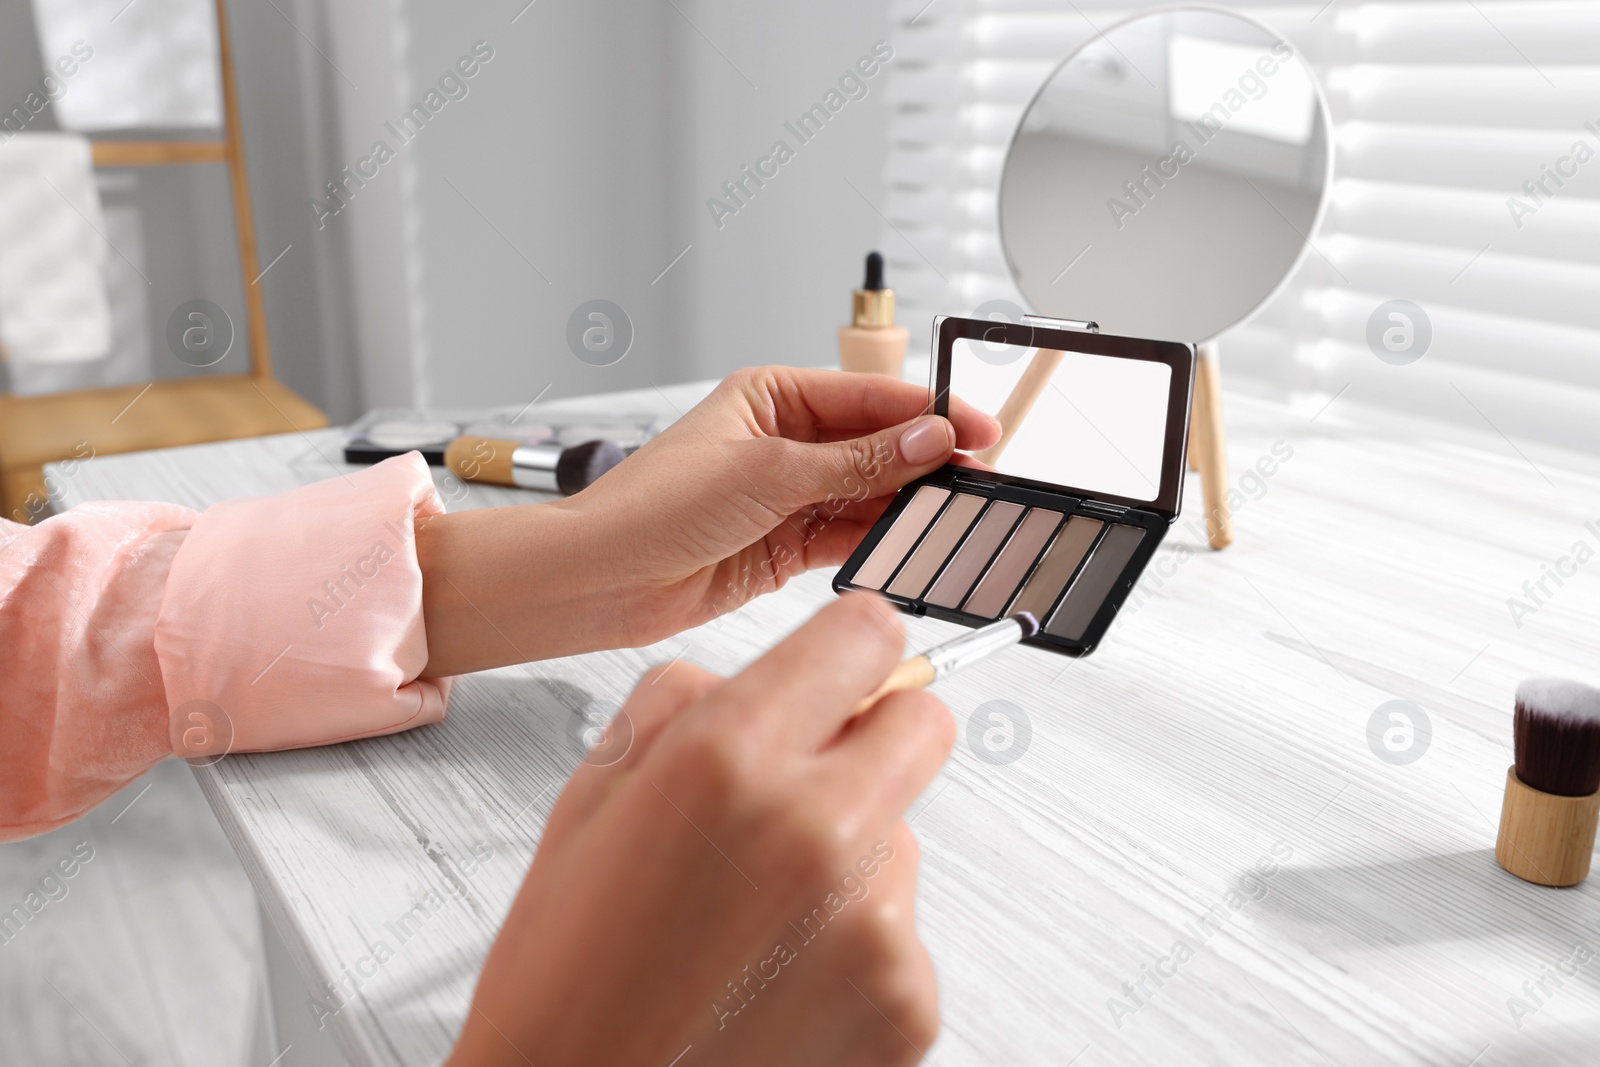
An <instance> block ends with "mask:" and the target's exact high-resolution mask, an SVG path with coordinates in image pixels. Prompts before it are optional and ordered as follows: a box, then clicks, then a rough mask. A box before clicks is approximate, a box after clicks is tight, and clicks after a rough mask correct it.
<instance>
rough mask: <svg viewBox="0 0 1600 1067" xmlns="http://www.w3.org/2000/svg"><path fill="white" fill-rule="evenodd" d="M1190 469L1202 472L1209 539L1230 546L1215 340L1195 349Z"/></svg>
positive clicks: (1230, 518) (1225, 442) (1218, 545)
mask: <svg viewBox="0 0 1600 1067" xmlns="http://www.w3.org/2000/svg"><path fill="white" fill-rule="evenodd" d="M1189 469H1190V470H1195V471H1199V472H1200V494H1201V499H1202V500H1203V501H1204V502H1205V509H1206V540H1207V541H1209V542H1210V544H1211V547H1212V548H1213V549H1222V548H1227V547H1228V546H1229V545H1231V544H1232V543H1233V512H1232V510H1231V509H1230V508H1229V507H1228V435H1227V431H1226V429H1225V428H1224V426H1223V422H1222V372H1221V370H1220V368H1219V366H1218V363H1217V343H1216V342H1215V341H1206V342H1205V343H1203V344H1201V345H1199V346H1198V347H1196V349H1195V366H1194V401H1193V416H1192V418H1191V419H1190V421H1189Z"/></svg>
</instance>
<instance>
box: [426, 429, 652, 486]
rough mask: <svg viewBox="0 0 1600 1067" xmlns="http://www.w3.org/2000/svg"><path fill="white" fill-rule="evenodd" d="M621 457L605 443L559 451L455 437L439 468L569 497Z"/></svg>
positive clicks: (474, 479)
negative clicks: (443, 467) (442, 466)
mask: <svg viewBox="0 0 1600 1067" xmlns="http://www.w3.org/2000/svg"><path fill="white" fill-rule="evenodd" d="M626 458H627V454H626V453H625V452H623V451H622V449H621V448H619V447H618V446H617V445H615V444H614V443H612V442H610V441H585V442H584V443H583V444H581V445H573V446H572V447H571V448H563V447H561V446H560V445H555V444H544V445H530V444H525V443H523V442H521V441H497V440H495V439H493V438H489V437H458V438H456V439H455V440H454V441H451V442H450V445H449V447H448V448H446V449H445V452H444V465H445V466H446V467H447V468H449V469H450V470H451V471H452V472H453V473H455V474H456V475H457V476H458V477H460V478H462V479H464V480H465V481H469V482H484V483H487V484H489V485H509V486H512V487H515V488H519V489H537V490H539V491H540V492H544V493H561V494H562V495H563V496H571V495H572V494H573V493H576V492H578V491H579V490H580V489H587V488H588V487H589V486H591V485H593V484H594V483H595V482H596V481H598V480H599V479H600V476H601V475H602V474H604V473H605V472H606V471H608V470H610V469H611V468H612V467H615V466H616V465H617V464H618V463H621V462H622V461H623V460H624V459H626Z"/></svg>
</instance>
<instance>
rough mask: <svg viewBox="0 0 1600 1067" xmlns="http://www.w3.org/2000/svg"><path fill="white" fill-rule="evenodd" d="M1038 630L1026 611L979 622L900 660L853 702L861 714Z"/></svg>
mask: <svg viewBox="0 0 1600 1067" xmlns="http://www.w3.org/2000/svg"><path fill="white" fill-rule="evenodd" d="M1038 632H1039V620H1038V619H1035V618H1034V617H1033V616H1032V615H1030V614H1029V613H1028V612H1026V611H1022V612H1018V613H1017V614H1015V615H1012V616H1011V617H1009V618H1005V619H1001V620H1000V621H999V622H992V623H990V624H989V625H988V626H981V627H979V628H978V629H976V630H973V631H972V632H971V633H969V634H962V635H961V636H960V637H957V638H955V639H954V640H951V641H946V642H945V643H944V644H942V645H934V646H933V647H932V648H930V649H928V651H926V652H924V653H923V654H922V655H920V656H912V657H911V658H910V659H906V660H901V661H900V662H899V663H898V664H896V665H895V668H894V670H892V671H890V672H889V677H888V678H886V679H884V682H883V684H882V685H880V686H878V688H876V689H874V690H873V691H872V695H871V696H869V697H867V698H866V699H865V700H863V701H862V702H861V703H859V704H857V705H856V710H855V712H854V714H856V715H860V714H861V713H862V712H863V711H866V710H867V709H868V708H870V707H872V705H874V704H876V703H877V702H878V701H880V700H882V699H883V698H884V697H886V696H888V695H889V694H890V693H897V692H899V691H900V690H902V689H926V688H927V687H928V686H930V685H932V684H933V683H934V682H937V681H938V680H939V679H940V678H943V677H944V676H945V675H947V674H950V673H952V672H954V671H958V670H960V669H961V668H963V667H970V666H971V665H972V664H974V663H977V662H978V661H979V660H983V659H988V658H989V657H990V656H992V655H993V654H994V653H996V652H999V651H1000V650H1001V649H1003V648H1010V647H1011V646H1012V645H1014V644H1017V643H1018V642H1019V641H1022V640H1023V639H1024V638H1028V637H1032V636H1033V635H1034V634H1036V633H1038Z"/></svg>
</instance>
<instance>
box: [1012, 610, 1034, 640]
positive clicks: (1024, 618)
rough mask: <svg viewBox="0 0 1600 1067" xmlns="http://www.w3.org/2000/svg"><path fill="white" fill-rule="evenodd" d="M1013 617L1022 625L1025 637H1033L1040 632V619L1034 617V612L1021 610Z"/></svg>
mask: <svg viewBox="0 0 1600 1067" xmlns="http://www.w3.org/2000/svg"><path fill="white" fill-rule="evenodd" d="M1011 617H1012V618H1013V619H1014V620H1016V622H1017V624H1018V625H1019V626H1021V627H1022V636H1023V637H1032V636H1033V635H1034V634H1036V633H1038V632H1039V620H1038V619H1036V618H1034V617H1033V612H1031V611H1019V612H1017V613H1016V614H1015V615H1013V616H1011Z"/></svg>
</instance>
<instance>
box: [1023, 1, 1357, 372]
mask: <svg viewBox="0 0 1600 1067" xmlns="http://www.w3.org/2000/svg"><path fill="white" fill-rule="evenodd" d="M1330 171H1331V153H1330V152H1329V148H1328V119H1327V107H1326V104H1325V103H1324V102H1323V99H1322V96H1321V93H1320V92H1319V91H1318V88H1317V83H1316V79H1315V77H1314V76H1313V75H1312V73H1311V70H1310V68H1309V67H1308V66H1307V65H1306V63H1305V61H1304V60H1303V59H1301V57H1300V54H1299V53H1298V51H1296V50H1295V49H1294V48H1293V46H1291V45H1290V44H1289V43H1288V42H1287V41H1285V40H1284V39H1283V38H1282V37H1280V36H1278V35H1277V34H1275V33H1273V32H1272V31H1271V30H1269V29H1267V28H1266V27H1265V26H1263V25H1261V24H1260V23H1258V22H1255V21H1254V20H1252V19H1248V18H1246V17H1244V16H1242V15H1237V14H1234V13H1232V12H1226V11H1221V10H1214V9H1210V8H1174V9H1167V10H1162V11H1157V12H1151V13H1148V14H1143V15H1138V16H1135V17H1133V18H1131V19H1128V20H1127V21H1125V22H1122V23H1119V24H1117V25H1115V26H1113V27H1111V28H1110V29H1108V30H1107V31H1106V32H1105V33H1103V34H1101V35H1100V36H1098V37H1096V38H1095V39H1093V40H1092V41H1090V42H1089V43H1088V44H1086V45H1084V46H1083V47H1082V48H1080V49H1079V50H1078V51H1077V52H1075V53H1073V54H1072V55H1071V56H1069V57H1068V58H1067V59H1066V61H1065V62H1063V63H1062V64H1061V66H1060V67H1058V68H1057V69H1056V71H1055V73H1053V74H1052V75H1051V76H1050V78H1049V79H1048V80H1047V81H1046V82H1045V85H1044V88H1043V89H1041V90H1040V91H1039V93H1038V95H1037V96H1035V97H1034V99H1033V102H1032V103H1031V104H1029V105H1028V108H1027V110H1026V111H1025V112H1024V113H1023V117H1022V121H1021V123H1020V124H1019V125H1018V127H1017V132H1016V135H1015V137H1014V138H1013V139H1012V142H1011V149H1010V151H1009V153H1008V154H1007V156H1006V162H1005V171H1004V173H1003V175H1002V177H1001V183H1000V201H999V208H1000V240H1001V244H1002V245H1003V246H1004V248H1005V253H1006V258H1007V260H1008V261H1009V263H1010V266H1011V271H1012V275H1013V276H1014V277H1015V279H1016V282H1017V285H1018V287H1019V288H1020V289H1021V291H1022V294H1023V296H1024V297H1026V298H1027V300H1028V301H1029V302H1030V303H1031V304H1032V305H1033V310H1034V311H1036V312H1038V313H1039V314H1041V315H1049V316H1052V317H1056V318H1070V319H1091V320H1093V321H1095V322H1098V323H1099V324H1100V328H1101V329H1102V330H1103V331H1105V332H1107V333H1115V334H1123V335H1127V336H1133V337H1151V338H1159V339H1162V340H1175V341H1191V342H1203V341H1207V340H1210V339H1212V338H1214V337H1216V336H1217V334H1219V333H1221V332H1222V331H1223V330H1226V329H1228V328H1229V327H1230V326H1233V325H1235V324H1237V323H1239V322H1242V321H1243V320H1244V319H1246V318H1248V317H1249V316H1250V314H1251V313H1252V312H1253V311H1255V309H1257V308H1258V307H1260V306H1261V305H1262V304H1263V303H1264V302H1265V301H1266V299H1267V298H1268V297H1269V296H1271V295H1272V293H1273V292H1274V291H1275V290H1276V289H1277V288H1278V286H1280V285H1281V284H1282V283H1283V281H1284V279H1286V278H1287V277H1288V275H1289V273H1290V271H1291V270H1293V268H1294V266H1295V264H1296V263H1297V262H1298V261H1299V259H1300V256H1301V255H1302V254H1304V252H1305V249H1306V246H1307V244H1308V243H1309V241H1310V237H1311V234H1312V232H1313V230H1314V229H1315V227H1316V224H1317V220H1318V217H1319V216H1320V214H1321V211H1322V205H1323V200H1324V196H1325V194H1326V191H1327V188H1328V183H1329V180H1330V176H1331V175H1330Z"/></svg>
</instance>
